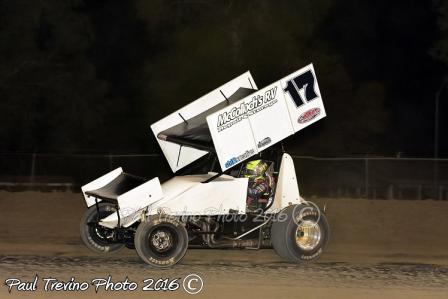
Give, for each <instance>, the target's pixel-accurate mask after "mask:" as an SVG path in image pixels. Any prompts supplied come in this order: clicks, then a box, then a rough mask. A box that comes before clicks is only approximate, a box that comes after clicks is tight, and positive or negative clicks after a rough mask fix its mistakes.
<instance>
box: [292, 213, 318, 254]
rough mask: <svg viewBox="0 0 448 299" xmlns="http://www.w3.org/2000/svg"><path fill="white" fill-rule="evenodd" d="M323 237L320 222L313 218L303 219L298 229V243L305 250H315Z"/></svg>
mask: <svg viewBox="0 0 448 299" xmlns="http://www.w3.org/2000/svg"><path fill="white" fill-rule="evenodd" d="M321 237H322V232H321V230H320V226H319V224H317V223H316V222H314V221H311V220H302V221H301V223H300V224H299V225H298V226H297V229H296V244H297V246H299V247H300V248H301V249H303V250H307V251H309V250H313V249H315V248H316V247H317V245H318V244H319V242H320V239H321Z"/></svg>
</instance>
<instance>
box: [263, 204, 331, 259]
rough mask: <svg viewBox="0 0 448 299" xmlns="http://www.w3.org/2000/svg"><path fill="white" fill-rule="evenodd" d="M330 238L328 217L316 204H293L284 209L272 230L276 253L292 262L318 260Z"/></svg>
mask: <svg viewBox="0 0 448 299" xmlns="http://www.w3.org/2000/svg"><path fill="white" fill-rule="evenodd" d="M329 239H330V227H329V225H328V221H327V218H326V217H325V214H323V213H322V212H320V210H319V208H317V206H314V205H312V204H300V205H292V206H289V207H287V208H285V209H284V210H282V211H281V212H280V213H279V214H278V215H277V217H276V219H275V221H274V222H273V224H272V228H271V241H272V246H273V247H274V250H275V252H277V254H278V255H279V256H281V257H283V258H284V259H286V260H288V261H292V262H307V261H311V260H315V259H317V258H318V257H319V256H320V255H321V254H322V252H323V250H324V249H325V248H326V246H327V244H328V241H329Z"/></svg>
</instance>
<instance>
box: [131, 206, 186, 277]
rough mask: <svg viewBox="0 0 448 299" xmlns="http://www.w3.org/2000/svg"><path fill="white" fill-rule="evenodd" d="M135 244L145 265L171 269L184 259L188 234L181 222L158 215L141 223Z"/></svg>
mask: <svg viewBox="0 0 448 299" xmlns="http://www.w3.org/2000/svg"><path fill="white" fill-rule="evenodd" d="M134 244H135V249H136V251H137V254H138V256H139V257H140V258H141V259H142V260H143V261H144V262H145V263H147V264H149V265H151V266H153V267H157V268H164V267H170V266H173V265H175V264H176V263H178V262H179V261H180V260H181V259H182V258H183V257H184V255H185V253H186V251H187V247H188V233H187V230H186V229H185V226H184V225H183V224H182V223H181V222H180V221H178V220H176V219H173V218H170V217H165V216H160V215H156V216H152V217H150V218H149V219H148V221H147V222H142V223H140V225H139V226H138V228H137V231H136V233H135V237H134Z"/></svg>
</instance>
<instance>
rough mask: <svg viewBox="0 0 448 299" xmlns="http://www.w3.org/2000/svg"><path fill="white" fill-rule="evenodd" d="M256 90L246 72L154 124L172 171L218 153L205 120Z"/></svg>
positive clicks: (250, 76)
mask: <svg viewBox="0 0 448 299" xmlns="http://www.w3.org/2000/svg"><path fill="white" fill-rule="evenodd" d="M256 89H257V86H256V85H255V82H254V80H253V78H252V75H251V74H250V72H246V73H244V74H242V75H240V76H238V77H236V78H235V79H233V80H231V81H229V82H227V83H226V84H224V85H222V86H220V87H218V88H217V89H215V90H213V91H211V92H210V93H208V94H206V95H204V96H203V97H201V98H199V99H197V100H196V101H194V102H192V103H190V104H189V105H187V106H185V107H183V108H181V109H179V110H177V111H176V112H174V113H172V114H170V115H168V116H167V117H165V118H163V119H162V120H160V121H158V122H156V123H154V124H152V125H151V129H152V131H153V133H154V135H155V136H156V137H157V142H158V143H159V145H160V147H161V149H162V152H163V154H164V155H165V158H166V159H167V161H168V164H169V165H170V167H171V170H172V171H173V172H176V171H177V170H179V169H181V168H183V167H185V166H187V165H188V164H190V163H192V162H194V161H195V160H197V159H199V158H200V157H202V156H204V155H205V154H207V153H208V152H215V148H214V145H213V138H212V135H211V133H210V130H209V128H208V125H207V120H206V117H207V116H208V115H211V114H213V113H215V112H217V111H219V110H221V109H224V108H225V107H228V106H229V105H232V104H233V103H235V102H237V101H238V100H240V99H242V98H244V97H246V96H248V95H250V94H252V93H253V92H255V91H256Z"/></svg>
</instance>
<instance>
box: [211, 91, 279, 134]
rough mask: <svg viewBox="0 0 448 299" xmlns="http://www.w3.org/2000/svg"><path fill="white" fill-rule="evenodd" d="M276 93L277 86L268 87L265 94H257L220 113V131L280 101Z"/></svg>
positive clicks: (218, 124) (218, 126) (218, 125)
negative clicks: (245, 101)
mask: <svg viewBox="0 0 448 299" xmlns="http://www.w3.org/2000/svg"><path fill="white" fill-rule="evenodd" d="M276 95H277V86H275V87H273V88H271V89H268V90H267V91H265V92H264V94H263V95H261V94H257V95H254V96H252V98H251V100H250V101H248V102H247V103H241V104H240V105H239V106H237V107H233V108H232V109H230V110H229V111H225V112H223V113H221V114H219V115H218V123H217V124H216V126H217V128H218V132H221V131H223V130H225V129H228V128H230V127H232V126H233V125H234V124H237V123H239V122H240V121H242V120H243V119H245V118H247V117H249V116H251V115H254V114H256V113H258V112H260V111H262V110H264V109H266V108H269V107H271V106H272V105H274V104H275V103H277V102H278V100H277V98H276Z"/></svg>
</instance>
